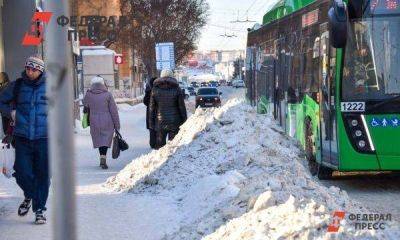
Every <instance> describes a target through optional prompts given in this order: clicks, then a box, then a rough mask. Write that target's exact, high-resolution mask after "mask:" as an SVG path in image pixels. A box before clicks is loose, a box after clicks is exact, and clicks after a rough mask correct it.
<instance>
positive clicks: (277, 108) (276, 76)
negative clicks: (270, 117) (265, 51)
mask: <svg viewBox="0 0 400 240" xmlns="http://www.w3.org/2000/svg"><path fill="white" fill-rule="evenodd" d="M274 46H275V47H274V48H275V51H274V52H275V56H276V60H275V68H274V79H273V84H274V85H273V86H274V87H273V90H274V118H275V120H278V121H279V123H281V122H280V116H281V114H280V109H281V107H280V105H281V104H280V96H279V87H280V86H279V77H280V76H279V72H280V71H279V69H280V66H279V64H280V60H279V44H278V41H277V40H275V42H274Z"/></svg>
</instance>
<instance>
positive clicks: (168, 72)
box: [160, 69, 174, 78]
mask: <svg viewBox="0 0 400 240" xmlns="http://www.w3.org/2000/svg"><path fill="white" fill-rule="evenodd" d="M160 77H162V78H163V77H174V73H173V72H172V71H171V70H169V69H163V70H162V71H161V75H160Z"/></svg>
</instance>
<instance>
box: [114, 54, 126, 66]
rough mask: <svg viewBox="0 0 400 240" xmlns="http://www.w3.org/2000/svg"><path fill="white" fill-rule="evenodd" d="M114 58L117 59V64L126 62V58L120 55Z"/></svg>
mask: <svg viewBox="0 0 400 240" xmlns="http://www.w3.org/2000/svg"><path fill="white" fill-rule="evenodd" d="M114 60H115V64H123V63H124V59H123V58H122V56H120V55H117V56H115V59H114Z"/></svg>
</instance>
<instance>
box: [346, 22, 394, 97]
mask: <svg viewBox="0 0 400 240" xmlns="http://www.w3.org/2000/svg"><path fill="white" fill-rule="evenodd" d="M398 95H400V16H399V15H398V14H395V15H384V16H379V17H378V16H375V17H369V18H363V19H353V20H351V22H350V28H349V36H348V41H347V46H346V50H345V59H344V68H343V84H342V97H343V101H382V100H385V99H390V98H393V97H395V96H398Z"/></svg>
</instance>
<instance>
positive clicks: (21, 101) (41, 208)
mask: <svg viewBox="0 0 400 240" xmlns="http://www.w3.org/2000/svg"><path fill="white" fill-rule="evenodd" d="M0 111H1V113H2V114H3V115H4V116H6V117H8V118H10V119H12V121H13V122H14V124H15V126H14V130H13V136H14V140H15V164H14V170H15V175H14V176H15V178H16V181H17V184H18V185H19V187H20V188H21V189H22V190H23V192H24V196H25V199H24V201H23V202H22V203H21V205H20V206H19V208H18V215H19V216H25V215H26V214H27V213H28V212H29V209H30V207H31V205H32V210H33V212H34V213H35V223H36V224H44V223H46V217H45V214H44V212H45V211H46V202H47V198H48V195H49V187H50V174H49V162H48V141H47V138H48V135H47V99H46V73H45V65H44V62H43V60H42V59H40V58H37V57H29V58H28V59H27V61H26V63H25V71H24V72H22V75H21V78H18V79H17V80H16V81H14V82H12V83H10V84H9V85H8V86H7V88H6V89H5V90H4V91H3V92H2V93H1V95H0Z"/></svg>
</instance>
